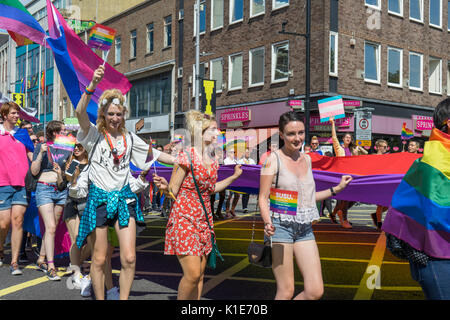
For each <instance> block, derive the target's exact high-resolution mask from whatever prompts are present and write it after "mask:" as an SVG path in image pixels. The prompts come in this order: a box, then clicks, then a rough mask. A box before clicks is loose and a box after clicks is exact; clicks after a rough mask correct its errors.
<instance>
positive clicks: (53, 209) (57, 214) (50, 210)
mask: <svg viewBox="0 0 450 320" xmlns="http://www.w3.org/2000/svg"><path fill="white" fill-rule="evenodd" d="M63 209H64V206H60V205H54V204H53V203H48V204H44V205H42V206H40V207H39V213H40V214H41V217H42V220H43V221H44V225H45V233H44V236H43V245H42V247H41V257H42V256H47V263H48V268H49V270H50V269H55V264H54V263H53V258H54V254H55V233H56V227H57V226H58V222H59V219H60V218H61V214H62V212H63Z"/></svg>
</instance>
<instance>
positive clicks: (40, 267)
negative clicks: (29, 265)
mask: <svg viewBox="0 0 450 320" xmlns="http://www.w3.org/2000/svg"><path fill="white" fill-rule="evenodd" d="M36 265H37V270H38V271H42V272H44V273H45V272H47V271H48V265H47V263H45V261H42V262H39V260H38V261H36Z"/></svg>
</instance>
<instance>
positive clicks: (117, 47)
mask: <svg viewBox="0 0 450 320" xmlns="http://www.w3.org/2000/svg"><path fill="white" fill-rule="evenodd" d="M114 41H115V42H114V52H115V54H114V55H115V58H114V63H115V64H118V63H120V55H121V53H122V41H121V40H120V37H116V39H115V40H114Z"/></svg>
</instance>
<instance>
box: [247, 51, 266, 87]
mask: <svg viewBox="0 0 450 320" xmlns="http://www.w3.org/2000/svg"><path fill="white" fill-rule="evenodd" d="M261 50H262V51H263V62H262V78H263V81H262V82H256V83H252V71H253V52H255V51H261ZM248 56H249V67H248V86H249V87H260V86H263V85H264V76H265V70H264V69H265V67H264V66H265V63H266V48H264V47H258V48H253V49H251V50H249V52H248Z"/></svg>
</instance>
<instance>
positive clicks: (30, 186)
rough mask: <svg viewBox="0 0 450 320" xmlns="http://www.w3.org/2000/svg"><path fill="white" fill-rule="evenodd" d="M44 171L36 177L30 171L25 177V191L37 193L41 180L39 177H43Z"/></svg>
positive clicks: (29, 170)
mask: <svg viewBox="0 0 450 320" xmlns="http://www.w3.org/2000/svg"><path fill="white" fill-rule="evenodd" d="M41 172H42V170H41V171H40V172H39V173H38V174H37V175H36V176H34V175H33V174H32V173H31V168H29V169H28V171H27V174H26V175H25V190H26V191H27V192H34V191H36V187H37V182H38V180H39V176H40V175H41Z"/></svg>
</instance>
